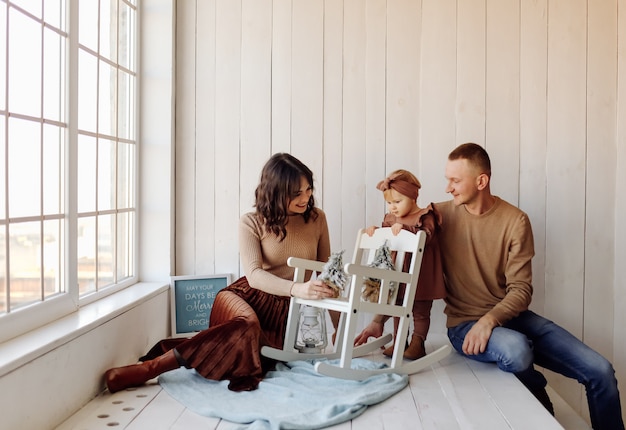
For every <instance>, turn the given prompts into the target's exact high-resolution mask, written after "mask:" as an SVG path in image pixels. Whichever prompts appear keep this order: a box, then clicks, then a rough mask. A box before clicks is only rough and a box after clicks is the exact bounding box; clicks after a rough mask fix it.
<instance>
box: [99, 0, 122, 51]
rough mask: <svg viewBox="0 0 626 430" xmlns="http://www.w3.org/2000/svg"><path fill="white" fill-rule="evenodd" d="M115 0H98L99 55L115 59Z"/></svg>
mask: <svg viewBox="0 0 626 430" xmlns="http://www.w3.org/2000/svg"><path fill="white" fill-rule="evenodd" d="M117 2H118V0H100V55H102V56H103V57H106V58H108V59H110V60H112V61H115V62H116V61H117Z"/></svg>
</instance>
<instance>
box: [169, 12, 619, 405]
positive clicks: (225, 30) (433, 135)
mask: <svg viewBox="0 0 626 430" xmlns="http://www.w3.org/2000/svg"><path fill="white" fill-rule="evenodd" d="M619 6H621V7H619ZM624 6H625V5H624V2H622V1H621V0H602V1H601V0H551V1H548V0H533V1H520V0H501V1H488V0H462V1H459V0H307V1H302V0H196V1H192V0H186V1H184V2H177V15H178V17H177V37H178V41H177V54H176V57H177V66H176V75H177V86H176V98H177V104H176V273H175V274H177V275H191V274H207V273H225V272H228V273H233V274H234V276H239V275H240V274H241V272H240V265H239V258H238V249H237V223H238V218H239V216H240V215H241V214H242V213H244V212H246V211H249V210H251V209H252V204H253V197H254V188H255V186H256V183H257V181H258V177H259V172H260V169H261V166H262V165H263V163H264V162H265V161H266V160H267V158H268V157H269V156H270V155H271V154H272V153H275V152H281V151H287V152H291V153H293V154H294V155H295V156H297V157H299V158H300V159H302V160H303V161H304V162H305V163H306V164H307V165H309V166H310V167H311V168H312V169H313V171H314V173H315V175H316V184H315V186H316V198H317V201H318V204H319V205H320V206H321V207H322V208H323V209H324V210H325V211H326V213H327V215H328V219H329V227H330V232H331V240H332V247H333V250H340V249H347V252H348V253H351V252H352V246H353V242H354V237H355V233H356V230H357V229H358V228H360V227H364V226H367V225H370V224H378V223H380V221H381V219H382V216H383V213H384V204H383V199H382V195H381V193H380V192H378V191H377V190H376V189H375V185H376V183H377V182H378V181H379V180H381V179H383V177H384V176H385V175H386V174H387V173H389V172H391V171H392V170H394V169H397V168H406V169H409V170H411V171H413V172H414V173H415V174H416V175H417V176H418V177H419V178H420V180H421V181H422V185H423V188H422V191H421V197H420V204H421V205H426V204H428V203H429V202H431V201H440V200H444V199H447V196H446V195H445V193H444V188H445V178H444V165H445V160H446V156H447V154H448V153H449V151H450V150H451V149H452V148H454V147H455V146H456V145H458V144H460V143H463V142H466V141H475V142H477V143H480V144H482V145H485V146H486V148H487V149H488V151H489V152H490V154H491V157H492V162H493V190H494V192H495V193H496V194H498V195H500V196H502V197H503V198H505V199H507V200H509V201H511V202H512V203H513V204H516V205H518V206H520V207H521V208H522V209H523V210H525V211H526V212H527V213H528V214H529V216H530V218H531V221H532V223H533V229H534V233H535V247H536V257H535V260H534V263H533V264H534V272H535V282H534V283H535V285H534V286H535V299H534V303H533V309H534V310H537V311H539V312H541V313H544V314H545V315H546V316H548V317H550V318H552V319H554V320H555V321H557V322H558V323H560V324H562V325H564V326H565V327H566V328H568V329H569V330H570V331H572V332H573V333H574V334H575V335H577V336H579V337H581V338H583V339H584V340H585V341H586V342H588V343H589V344H590V345H592V346H593V347H594V348H596V349H598V350H599V351H600V352H602V353H603V354H604V355H606V356H607V357H609V358H610V359H612V360H613V362H614V363H615V366H616V369H617V371H618V379H619V380H620V382H621V386H624V385H626V382H625V381H626V340H625V339H624V338H623V336H621V335H620V330H619V328H620V327H623V326H624V325H625V323H626V321H625V320H626V317H625V316H624V315H625V314H626V312H625V311H626V281H625V280H624V278H626V268H625V267H624V264H623V263H622V262H623V261H625V260H626V245H624V240H623V239H624V238H625V235H626V234H625V231H624V227H623V223H621V222H620V220H623V219H625V218H626V197H625V196H626V173H624V172H625V171H626V169H625V168H624V165H625V164H626V163H625V162H626V142H625V138H624V136H625V133H626V128H625V127H624V124H626V116H625V114H624V109H620V101H624V100H626V92H625V91H624V87H626V85H625V83H626V79H625V78H626V72H624V71H625V70H626V67H625V64H624V58H625V56H626V52H624V49H625V48H624V46H626V40H625V39H624V37H626V36H624V34H626V31H625V30H626V18H625V17H626V15H624V10H625V9H626V7H624ZM618 11H619V12H620V13H619V14H618ZM620 30H621V31H620ZM618 54H620V55H618ZM622 104H623V103H622ZM620 239H621V240H620ZM346 257H347V258H350V257H351V255H346ZM442 308H443V305H442V304H441V303H437V304H436V306H435V310H434V311H433V329H432V330H435V331H443V330H444V324H445V318H444V317H443V315H442V314H441V310H442ZM549 379H550V383H551V385H553V386H554V387H555V388H556V390H557V391H558V392H559V393H560V394H561V395H562V396H563V397H564V398H565V399H566V400H567V401H568V402H570V403H571V404H572V405H573V406H574V407H575V408H576V409H577V410H579V411H582V412H583V413H585V408H586V402H585V398H584V392H583V390H582V389H581V388H580V387H579V386H578V384H576V383H574V382H571V381H566V380H565V379H563V378H560V377H554V376H553V375H549ZM623 391H625V392H626V390H623Z"/></svg>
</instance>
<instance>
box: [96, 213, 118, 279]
mask: <svg viewBox="0 0 626 430" xmlns="http://www.w3.org/2000/svg"><path fill="white" fill-rule="evenodd" d="M113 220H114V218H113V215H101V216H99V217H98V288H102V287H105V286H107V285H110V284H112V283H113V261H114V258H113V257H114V255H113V239H114V238H115V224H114V222H113Z"/></svg>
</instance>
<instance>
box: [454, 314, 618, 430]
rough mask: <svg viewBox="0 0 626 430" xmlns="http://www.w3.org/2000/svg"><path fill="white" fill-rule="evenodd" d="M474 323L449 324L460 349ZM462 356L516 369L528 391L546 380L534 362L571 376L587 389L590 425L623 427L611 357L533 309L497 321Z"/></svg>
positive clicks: (506, 370)
mask: <svg viewBox="0 0 626 430" xmlns="http://www.w3.org/2000/svg"><path fill="white" fill-rule="evenodd" d="M475 323H476V322H475V321H470V322H465V323H462V324H459V325H457V326H456V327H450V328H449V329H448V338H449V339H450V342H451V343H452V346H453V347H454V349H456V350H457V351H458V352H459V353H460V354H462V355H465V354H463V351H462V346H463V339H465V335H466V334H467V332H468V331H469V330H470V329H471V328H472V326H473V325H474V324H475ZM465 356H466V357H469V358H471V359H474V360H477V361H482V362H488V363H493V362H495V363H497V365H498V367H499V368H500V369H502V370H504V371H505V372H511V373H514V374H515V376H517V377H518V379H519V380H520V381H521V382H522V383H523V384H524V385H525V386H526V387H528V389H529V390H530V391H535V390H540V389H543V388H544V387H545V386H546V383H547V382H546V379H545V377H544V376H543V375H542V374H541V373H540V372H538V371H537V370H536V369H535V368H534V366H533V363H534V364H537V365H538V366H541V367H544V368H546V369H550V370H552V371H554V372H557V373H560V374H562V375H565V376H567V377H569V378H574V379H576V380H577V381H578V382H580V383H581V384H583V385H584V386H585V389H586V390H587V402H588V403H589V412H590V416H591V425H592V427H593V428H594V429H598V430H600V429H601V430H610V429H622V430H623V429H624V421H623V419H622V409H621V404H620V398H619V391H618V389H617V380H616V379H615V370H614V369H613V366H612V365H611V363H609V362H608V361H607V360H606V359H605V358H604V357H602V356H601V355H600V354H598V353H597V352H595V351H594V350H593V349H591V348H589V347H588V346H587V345H585V344H584V343H583V342H581V341H580V340H579V339H578V338H576V337H575V336H574V335H572V334H571V333H569V332H568V331H567V330H565V329H564V328H562V327H560V326H558V325H557V324H555V323H554V322H552V321H550V320H548V319H546V318H544V317H542V316H539V315H537V314H536V313H534V312H532V311H525V312H522V313H521V314H520V315H519V316H517V317H515V318H513V319H512V320H511V321H509V322H508V323H507V324H505V325H504V326H502V327H496V328H495V329H494V330H493V332H492V334H491V338H489V343H488V344H487V349H486V350H485V352H484V353H482V354H477V355H465Z"/></svg>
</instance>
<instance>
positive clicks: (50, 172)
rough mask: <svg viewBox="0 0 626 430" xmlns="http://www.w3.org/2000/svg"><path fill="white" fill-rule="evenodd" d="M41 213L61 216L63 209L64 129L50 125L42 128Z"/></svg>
mask: <svg viewBox="0 0 626 430" xmlns="http://www.w3.org/2000/svg"><path fill="white" fill-rule="evenodd" d="M43 132H44V135H43V159H44V165H43V171H42V174H43V213H44V214H46V215H50V214H61V213H63V211H64V209H63V207H64V204H65V203H64V201H63V195H64V193H63V191H64V187H63V175H64V172H65V159H64V153H65V152H64V151H65V129H64V128H61V127H56V126H52V125H48V124H46V125H44V128H43Z"/></svg>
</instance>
